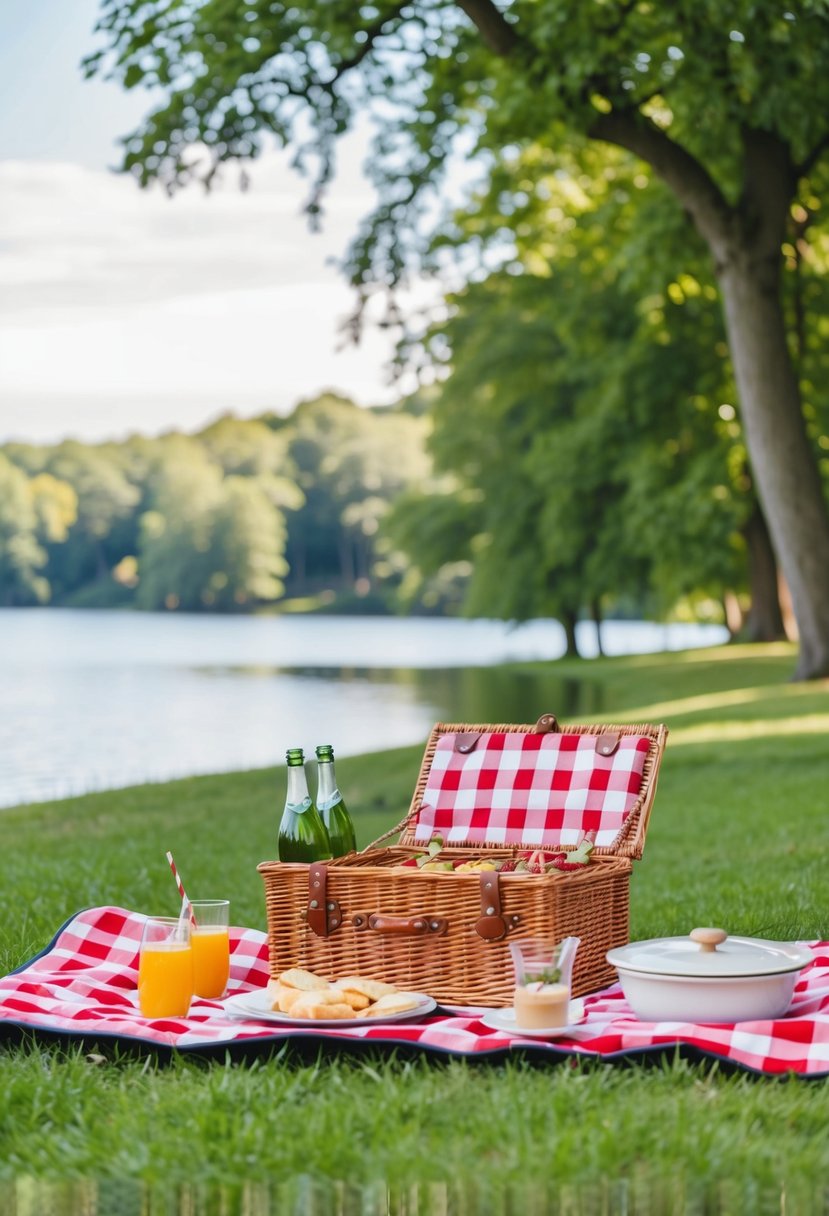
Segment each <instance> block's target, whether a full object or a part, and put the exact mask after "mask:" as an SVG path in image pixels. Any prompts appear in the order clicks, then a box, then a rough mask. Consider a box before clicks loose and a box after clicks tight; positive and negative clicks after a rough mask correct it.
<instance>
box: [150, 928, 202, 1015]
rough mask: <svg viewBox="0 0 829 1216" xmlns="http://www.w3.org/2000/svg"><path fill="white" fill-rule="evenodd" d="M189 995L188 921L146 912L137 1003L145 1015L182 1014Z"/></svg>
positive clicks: (190, 964) (190, 989) (188, 1003)
mask: <svg viewBox="0 0 829 1216" xmlns="http://www.w3.org/2000/svg"><path fill="white" fill-rule="evenodd" d="M192 998H193V952H192V950H191V948H190V922H189V921H188V920H187V919H186V918H184V919H182V918H181V917H176V916H148V917H147V919H146V921H145V922H144V929H143V932H142V935H141V948H140V951H139V955H138V1005H139V1008H140V1010H141V1013H142V1015H143V1016H144V1017H145V1018H176V1017H186V1016H187V1013H188V1011H189V1009H190V1001H191V1000H192Z"/></svg>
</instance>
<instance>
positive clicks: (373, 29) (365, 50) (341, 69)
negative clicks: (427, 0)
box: [325, 0, 408, 89]
mask: <svg viewBox="0 0 829 1216" xmlns="http://www.w3.org/2000/svg"><path fill="white" fill-rule="evenodd" d="M407 3H408V0H400V3H399V4H395V5H394V7H393V8H392V9H391V10H390V12H388V13H384V14H381V16H379V17H378V18H377V19H376V20H375V21H373V22H372V24H371V25H369V26H367V27H366V28H365V29H364V30H363V31H362V32H363V33H364V34H365V35H366V40H365V42H362V43H360V45H359V46H358V47H357V49H356V51H355V52H354V54H353V55H349V57H348V59H342V60H340V62H339V63H338V64H337V67H336V70H335V72H334V75H333V76H332V77H331V79H330V80H327V81H326V82H325V88H327V89H330V88H331V87H332V86H333V85H335V84H336V83H337V81H338V80H341V79H342V77H343V76H345V74H346V72H350V71H351V70H352V68H356V67H359V65H360V64H361V63H362V62H363V60H364V59H365V58H366V56H367V55H370V54H371V52H372V51H373V50H374V46H375V43H376V42H377V39H378V38H379V37H380V36H381V34H382V33H383V31H384V30H385V28H386V26H387V25H388V24H389V22H390V21H394V20H396V18H398V17H399V16H400V14H401V12H402V10H403V9H404V8H405V7H406V4H407Z"/></svg>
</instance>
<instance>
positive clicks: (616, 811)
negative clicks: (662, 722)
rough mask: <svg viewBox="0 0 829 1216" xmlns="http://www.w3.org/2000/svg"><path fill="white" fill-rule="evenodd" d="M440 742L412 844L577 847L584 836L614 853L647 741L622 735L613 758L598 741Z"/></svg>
mask: <svg viewBox="0 0 829 1216" xmlns="http://www.w3.org/2000/svg"><path fill="white" fill-rule="evenodd" d="M456 739H457V736H456V735H455V734H448V735H443V736H442V737H441V738H440V739H439V740H438V742H437V746H436V748H435V754H434V758H433V760H432V763H431V766H430V769H429V776H428V779H427V782H426V788H425V789H424V791H423V798H422V800H421V801H422V806H421V809H420V812H419V814H418V817H417V824H416V827H415V833H414V835H415V840H417V841H424V842H425V841H428V840H429V839H431V837H432V835H433V834H434V833H438V834H439V835H441V836H443V838H444V840H445V841H446V843H447V844H464V843H470V844H491V845H499V844H500V845H523V846H525V847H526V848H540V847H542V846H543V847H547V848H555V847H557V846H559V845H577V844H579V843H580V841H581V840H582V838H583V836H584V834H585V832H593V833H594V834H595V842H596V844H597V845H598V846H599V847H606V848H612V847H613V845H614V844H615V842H616V840H617V838H618V836H619V833H620V832H621V831H622V829H623V827H624V824H625V821H626V819H627V817H628V815H629V814H630V812H631V810H632V808H633V806H634V804H635V802H636V800H637V798H638V797H639V793H640V790H641V788H642V774H643V772H644V767H645V760H646V759H647V755H648V751H649V749H650V746H651V740H650V739H648V738H647V736H644V735H623V736H622V737H621V739H620V740H619V745H618V747H617V748H616V749H615V751H614V752H613V754H612V755H609V756H606V755H603V754H602V753H601V752H600V751H599V750H597V742H598V737H597V736H596V735H577V734H569V735H568V734H555V733H553V734H546V735H539V734H535V733H533V732H529V733H526V734H523V733H521V732H512V731H500V732H498V731H494V732H492V733H485V734H482V735H481V736H480V738H479V739H478V740H477V742H476V744H475V747H474V750H472V751H470V752H468V753H464V752H463V751H458V750H457V749H456V747H455V743H456Z"/></svg>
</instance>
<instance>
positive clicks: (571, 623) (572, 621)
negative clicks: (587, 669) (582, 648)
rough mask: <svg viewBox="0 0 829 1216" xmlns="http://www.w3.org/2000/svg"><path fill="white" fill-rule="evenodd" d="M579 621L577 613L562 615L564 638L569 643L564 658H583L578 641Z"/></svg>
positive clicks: (564, 613)
mask: <svg viewBox="0 0 829 1216" xmlns="http://www.w3.org/2000/svg"><path fill="white" fill-rule="evenodd" d="M577 619H578V618H577V617H576V614H575V612H562V613H561V623H562V625H563V626H564V636H565V639H566V642H567V646H566V649H565V652H564V657H565V658H567V659H578V658H580V657H581V656H580V654H579V644H578V641H577V640H576V621H577Z"/></svg>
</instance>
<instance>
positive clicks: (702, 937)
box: [688, 929, 728, 954]
mask: <svg viewBox="0 0 829 1216" xmlns="http://www.w3.org/2000/svg"><path fill="white" fill-rule="evenodd" d="M688 936H689V937H690V939H691V941H692V942H696V943H697V945H698V946H699V948H700V952H701V953H702V954H713V953H714V951H715V950H716V949H717V946H721V945H722V944H723V942H724V941H725V939H726V938H727V937H728V934H727V933H726V931H725V929H692V930H691V932H690V933H689V934H688Z"/></svg>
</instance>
